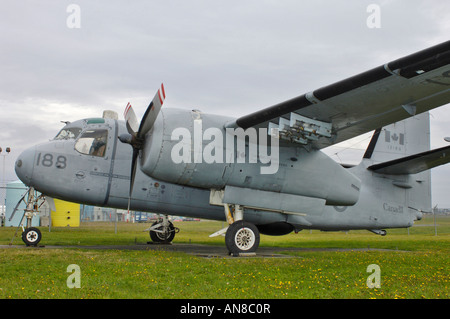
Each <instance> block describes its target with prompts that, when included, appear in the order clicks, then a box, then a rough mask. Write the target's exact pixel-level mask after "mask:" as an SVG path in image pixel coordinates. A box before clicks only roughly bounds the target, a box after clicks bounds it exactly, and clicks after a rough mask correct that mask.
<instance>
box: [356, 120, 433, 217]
mask: <svg viewBox="0 0 450 319" xmlns="http://www.w3.org/2000/svg"><path fill="white" fill-rule="evenodd" d="M429 150H430V116H429V113H428V112H426V113H422V114H419V115H416V116H413V117H410V118H408V119H406V120H403V121H400V122H396V123H393V124H391V125H388V126H385V127H383V128H380V129H377V130H376V131H375V132H374V134H373V136H372V140H371V141H370V143H369V146H368V148H367V150H366V152H365V154H364V158H363V161H365V162H366V163H365V166H366V167H368V168H369V169H373V170H374V171H375V172H376V170H375V169H374V168H375V167H379V166H382V165H383V164H386V162H389V161H391V162H392V163H393V162H398V161H393V160H397V159H403V158H406V157H408V156H411V155H416V154H420V153H424V152H427V151H429ZM380 163H383V164H381V165H378V164H380ZM378 173H381V174H383V172H382V171H381V170H380V171H379V172H378ZM399 173H400V172H399ZM383 175H388V174H387V173H385V174H383ZM389 176H390V178H392V179H393V181H392V183H393V185H395V187H400V188H403V189H404V190H405V192H406V194H405V195H406V196H405V200H406V203H405V204H406V205H407V207H409V208H412V209H413V210H419V211H431V172H430V170H429V169H426V170H423V171H421V172H420V173H417V174H411V175H409V174H403V175H402V174H401V173H400V174H396V175H389Z"/></svg>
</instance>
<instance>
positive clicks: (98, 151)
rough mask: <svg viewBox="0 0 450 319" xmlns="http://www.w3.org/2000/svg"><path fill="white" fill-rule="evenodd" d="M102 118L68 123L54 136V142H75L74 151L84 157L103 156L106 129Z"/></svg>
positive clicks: (106, 137) (106, 134) (106, 138)
mask: <svg viewBox="0 0 450 319" xmlns="http://www.w3.org/2000/svg"><path fill="white" fill-rule="evenodd" d="M104 124H105V120H104V119H102V118H93V119H86V120H81V121H76V122H74V123H68V124H67V125H66V126H64V127H63V128H62V129H61V131H59V133H58V134H57V135H56V136H55V138H54V140H56V141H68V140H74V141H75V150H76V151H77V152H78V153H80V154H84V155H91V156H98V157H103V156H105V150H106V144H107V141H108V129H106V128H105V125H104Z"/></svg>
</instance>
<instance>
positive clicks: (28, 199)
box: [9, 187, 45, 247]
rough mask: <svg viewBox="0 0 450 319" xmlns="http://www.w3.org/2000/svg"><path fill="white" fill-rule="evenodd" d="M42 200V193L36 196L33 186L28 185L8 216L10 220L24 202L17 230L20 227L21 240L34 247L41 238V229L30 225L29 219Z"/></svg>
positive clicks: (37, 209) (43, 199)
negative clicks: (24, 223) (24, 220)
mask: <svg viewBox="0 0 450 319" xmlns="http://www.w3.org/2000/svg"><path fill="white" fill-rule="evenodd" d="M44 201H45V197H44V195H42V194H41V195H39V196H38V193H37V192H36V191H35V190H34V188H33V187H30V188H29V189H28V190H27V192H26V193H25V194H24V195H23V196H22V198H21V199H20V200H19V202H18V203H17V205H16V207H15V208H14V211H13V213H12V214H11V217H10V218H9V221H11V220H12V218H13V217H14V214H15V213H16V211H17V210H18V207H19V205H20V204H21V203H22V202H24V203H25V205H26V208H25V209H24V213H23V215H22V218H21V219H20V222H19V227H18V229H17V231H18V230H19V228H22V240H23V242H24V243H25V244H26V245H27V246H34V247H36V246H37V244H39V242H40V241H41V239H42V234H41V231H40V230H39V229H38V228H36V227H32V226H31V225H32V224H31V221H32V219H33V217H34V216H36V214H37V213H38V211H39V207H40V206H42V204H43V203H44ZM40 202H41V203H40ZM39 203H40V204H39ZM24 218H26V227H24V226H23V225H22V223H23V219H24ZM17 231H16V232H15V234H14V237H15V236H16V235H17ZM14 237H13V238H12V239H11V243H10V244H12V241H13V240H14Z"/></svg>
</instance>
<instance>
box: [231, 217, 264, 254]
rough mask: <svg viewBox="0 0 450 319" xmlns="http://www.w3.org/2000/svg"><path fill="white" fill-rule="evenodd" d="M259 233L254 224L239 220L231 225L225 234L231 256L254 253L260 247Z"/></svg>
mask: <svg viewBox="0 0 450 319" xmlns="http://www.w3.org/2000/svg"><path fill="white" fill-rule="evenodd" d="M259 239H260V236H259V231H258V228H257V227H256V226H255V225H253V224H252V223H249V222H246V221H243V220H239V221H237V222H234V223H233V224H231V225H230V226H229V227H228V229H227V232H226V234H225V245H226V246H227V248H228V251H229V252H230V254H231V255H234V256H237V255H239V254H240V253H254V252H255V251H256V250H257V249H258V246H259Z"/></svg>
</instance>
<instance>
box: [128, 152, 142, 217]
mask: <svg viewBox="0 0 450 319" xmlns="http://www.w3.org/2000/svg"><path fill="white" fill-rule="evenodd" d="M138 156H139V149H137V148H133V159H132V160H131V175H130V190H129V193H128V212H129V211H130V202H131V194H132V193H133V186H134V178H135V177H136V167H137V159H138Z"/></svg>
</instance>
